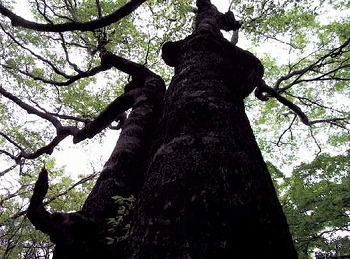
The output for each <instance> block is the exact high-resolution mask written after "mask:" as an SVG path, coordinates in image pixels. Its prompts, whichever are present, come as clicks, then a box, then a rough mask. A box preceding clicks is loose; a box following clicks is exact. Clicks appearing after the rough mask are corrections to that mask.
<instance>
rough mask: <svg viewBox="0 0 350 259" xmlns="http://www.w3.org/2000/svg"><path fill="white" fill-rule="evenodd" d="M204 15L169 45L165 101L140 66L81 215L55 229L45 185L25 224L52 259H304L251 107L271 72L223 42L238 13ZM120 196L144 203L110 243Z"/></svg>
mask: <svg viewBox="0 0 350 259" xmlns="http://www.w3.org/2000/svg"><path fill="white" fill-rule="evenodd" d="M197 7H198V14H197V20H196V29H195V31H194V33H193V34H192V35H190V36H189V37H187V38H186V39H184V40H182V41H179V42H169V43H166V44H164V46H163V58H164V60H165V62H166V63H167V64H168V65H170V66H174V67H175V75H174V77H173V79H172V82H171V84H170V86H169V88H168V90H167V91H166V93H165V97H164V98H163V95H162V92H161V91H162V86H163V84H162V80H161V79H160V78H158V77H157V76H155V75H154V74H152V73H150V71H148V70H147V71H146V70H145V69H143V68H140V67H139V66H137V65H136V66H135V65H134V64H131V66H130V68H132V70H133V69H136V70H137V71H139V72H140V71H141V72H140V73H139V72H135V73H134V74H133V78H134V76H135V80H136V81H135V82H139V81H137V80H139V79H140V78H142V80H141V82H142V83H141V84H139V83H137V84H136V86H135V87H136V88H135V89H136V90H135V89H134V91H135V94H136V95H135V96H134V97H133V98H132V100H133V101H132V102H131V104H130V105H131V106H133V112H132V114H131V115H130V116H129V118H128V120H127V122H126V126H125V128H124V129H123V132H122V134H121V136H120V139H119V141H118V144H117V147H116V149H115V151H114V152H113V154H112V157H111V159H110V160H109V161H108V162H107V164H106V166H105V168H104V170H103V172H102V173H101V176H100V178H99V179H98V181H97V183H96V186H95V187H94V189H93V191H92V192H91V194H90V195H89V197H88V199H87V200H86V202H85V204H84V206H83V209H82V210H81V211H80V212H77V213H71V214H68V213H67V214H64V213H58V215H60V217H61V218H62V217H65V218H64V220H63V221H62V220H61V221H57V220H56V218H55V217H54V215H51V214H49V213H47V211H46V210H45V209H44V208H43V206H42V200H43V198H44V196H45V194H46V191H40V190H39V189H40V188H36V190H35V192H34V195H33V198H32V201H31V206H30V208H29V210H28V211H29V212H28V213H29V214H28V217H30V218H31V220H32V222H33V224H34V225H35V226H36V227H37V228H39V229H41V230H42V231H44V232H46V233H48V234H49V235H50V237H51V239H52V240H53V241H54V242H55V243H56V250H55V256H56V257H55V258H83V257H84V258H106V259H107V258H108V259H109V258H132V259H138V258H139V259H141V258H142V259H151V258H162V259H163V258H169V259H175V258H198V259H199V258H251V259H253V258H256V259H258V258H259V259H262V258H263V259H273V258H274V259H277V258H280V259H282V258H283V259H288V258H291V259H292V258H297V255H296V252H295V249H294V247H293V242H292V239H291V236H290V233H289V229H288V225H287V222H286V218H285V216H284V214H283V211H282V208H281V205H280V204H279V201H278V199H277V195H276V192H275V189H274V186H273V184H272V181H271V177H270V174H269V172H268V170H267V167H266V165H265V163H264V161H263V158H262V155H261V153H260V150H259V147H258V145H257V143H256V141H255V137H254V135H253V132H252V129H251V127H250V124H249V121H248V118H247V116H246V114H245V109H244V103H243V99H244V98H245V97H246V96H248V95H249V94H250V93H251V92H252V91H253V90H254V88H255V87H256V86H257V85H258V84H261V80H262V77H263V66H262V64H261V63H260V61H259V60H258V59H257V58H256V57H255V56H254V55H252V54H251V53H250V52H247V51H245V50H242V49H240V48H238V47H236V46H234V45H233V44H231V43H230V42H228V41H227V40H225V39H224V38H223V36H222V34H221V32H220V29H224V30H228V31H229V30H238V28H239V26H240V24H239V23H238V22H237V21H236V20H235V19H234V16H233V14H232V13H230V12H229V13H226V14H221V13H219V12H218V11H217V9H216V8H215V7H214V6H212V5H211V4H210V1H209V0H198V1H197ZM107 56H108V57H110V58H111V59H110V60H109V61H111V62H112V61H113V60H114V61H115V64H117V62H120V60H119V59H118V58H115V57H113V55H107ZM107 56H106V57H107ZM107 61H108V60H107ZM123 62H124V61H123ZM118 64H119V63H118ZM107 65H112V63H111V64H109V63H108V62H107ZM136 70H135V71H136ZM125 71H126V70H125ZM127 71H131V70H130V69H129V67H128V69H127ZM127 73H128V72H127ZM145 73H146V74H145ZM137 89H140V91H141V90H142V91H141V92H138V90H137ZM147 89H149V91H150V92H149V93H150V94H147V93H148V90H147ZM151 89H153V90H151ZM157 91H159V92H157ZM131 92H132V91H131ZM139 93H142V94H139ZM145 93H146V95H145ZM120 100H124V99H123V98H120ZM124 101H125V100H124ZM161 104H163V105H161ZM110 107H112V106H110ZM113 107H114V106H113ZM118 107H119V106H118ZM140 108H142V109H140ZM108 111H109V110H108ZM105 113H107V112H105ZM159 115H161V118H160V120H159V121H158V116H159ZM102 117H103V116H102ZM109 117H110V116H109ZM156 122H157V123H156ZM156 125H157V127H155V126H156ZM93 126H94V127H95V126H96V125H93ZM97 126H98V125H97ZM94 127H91V128H94ZM86 131H88V130H86ZM154 131H155V132H154ZM84 134H85V135H88V134H87V133H84ZM84 134H82V135H84ZM85 135H84V136H85ZM42 179H44V180H42ZM42 179H41V178H40V177H39V180H38V183H39V185H40V182H41V185H42V186H45V185H46V187H45V188H46V190H47V179H46V180H45V177H44V178H43V177H42ZM45 181H46V182H45ZM39 185H38V186H39ZM39 187H40V186H39ZM115 195H118V196H130V195H135V196H136V205H135V206H134V207H133V210H134V211H133V218H132V219H129V220H130V222H129V223H130V226H131V229H130V231H127V232H125V230H124V232H123V231H120V233H119V237H121V238H122V237H123V238H122V241H120V242H115V243H114V244H113V245H110V246H108V245H106V244H104V243H103V238H104V237H106V236H108V235H107V234H106V232H105V229H106V228H107V227H108V226H107V224H106V223H105V221H106V219H108V218H110V217H115V216H116V214H117V212H116V211H117V210H118V204H115V203H114V202H113V201H112V199H111V197H112V196H115ZM40 215H41V216H40ZM67 215H68V216H67ZM40 217H42V219H43V222H45V224H44V225H42V224H40ZM68 223H69V224H68ZM89 224H90V225H89ZM77 227H78V230H85V231H86V232H87V233H84V231H82V233H83V234H82V233H79V231H77ZM62 229H63V230H62ZM118 230H119V229H118V228H117V231H118ZM57 233H58V234H57ZM93 234H98V235H99V236H98V238H97V237H96V238H95V239H96V240H99V243H97V244H96V242H95V243H94V237H93ZM57 236H58V237H59V238H57ZM67 236H68V237H69V238H70V239H67V238H66V237H67ZM67 251H68V252H67ZM106 251H108V253H106Z"/></svg>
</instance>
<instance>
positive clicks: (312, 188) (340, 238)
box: [270, 152, 350, 259]
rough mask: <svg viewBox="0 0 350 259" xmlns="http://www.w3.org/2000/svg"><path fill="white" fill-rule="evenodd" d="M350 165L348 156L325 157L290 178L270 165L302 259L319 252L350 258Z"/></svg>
mask: <svg viewBox="0 0 350 259" xmlns="http://www.w3.org/2000/svg"><path fill="white" fill-rule="evenodd" d="M349 161H350V153H349V152H348V153H347V154H345V155H338V156H331V155H328V154H323V155H320V156H318V157H317V158H316V159H315V160H314V161H312V162H310V163H302V164H301V165H299V166H298V167H296V168H295V169H294V170H293V172H292V174H291V176H289V177H286V176H284V174H282V173H281V172H280V171H279V170H278V169H276V168H275V167H273V166H272V165H270V171H271V172H272V173H273V176H274V178H275V179H279V183H278V182H277V181H276V182H275V184H276V185H277V189H278V190H279V196H280V201H281V203H282V206H283V209H284V212H285V214H286V217H287V219H288V222H289V226H290V229H291V231H292V235H293V237H294V241H295V245H296V248H297V250H298V252H299V258H301V259H302V258H305V259H306V258H312V257H311V256H312V255H313V253H314V251H315V249H316V248H317V249H318V250H319V251H322V254H325V253H328V254H329V255H332V256H344V255H349V251H350V250H349V244H350V239H349V238H350V164H349ZM318 255H319V256H321V252H318ZM320 258H321V257H320Z"/></svg>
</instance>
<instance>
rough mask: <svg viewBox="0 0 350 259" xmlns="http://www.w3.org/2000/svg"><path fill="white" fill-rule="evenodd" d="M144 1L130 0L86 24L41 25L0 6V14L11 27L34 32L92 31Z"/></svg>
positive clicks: (125, 13)
mask: <svg viewBox="0 0 350 259" xmlns="http://www.w3.org/2000/svg"><path fill="white" fill-rule="evenodd" d="M145 1H146V0H131V1H130V2H128V3H127V4H125V5H124V6H122V7H121V8H119V9H118V10H116V11H114V12H113V13H111V14H109V15H107V16H104V17H102V18H101V19H97V20H93V21H88V22H68V23H61V24H51V23H49V24H43V23H37V22H32V21H28V20H26V19H23V18H22V17H20V16H18V15H16V14H15V13H13V12H12V11H10V10H9V9H7V8H5V7H4V6H3V5H2V4H0V14H2V15H4V16H6V17H8V18H9V19H10V20H11V23H12V26H15V27H17V26H18V27H23V28H27V29H30V30H35V31H45V32H64V31H77V30H79V31H93V30H96V29H99V28H102V27H105V26H108V25H110V24H112V23H115V22H117V21H119V20H121V19H122V18H124V17H126V16H127V15H129V14H131V13H132V12H133V11H135V10H136V9H137V8H138V7H139V6H140V5H141V4H143V3H144V2H145Z"/></svg>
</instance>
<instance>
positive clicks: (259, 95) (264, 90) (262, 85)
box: [255, 79, 310, 126]
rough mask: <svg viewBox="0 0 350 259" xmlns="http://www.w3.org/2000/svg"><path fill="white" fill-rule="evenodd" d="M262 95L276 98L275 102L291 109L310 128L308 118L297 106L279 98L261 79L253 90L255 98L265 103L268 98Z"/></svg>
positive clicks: (281, 97)
mask: <svg viewBox="0 0 350 259" xmlns="http://www.w3.org/2000/svg"><path fill="white" fill-rule="evenodd" d="M263 93H267V94H269V95H271V96H272V97H274V98H276V99H277V101H279V102H280V103H282V104H284V105H285V106H287V107H288V108H289V109H291V110H292V111H293V112H294V113H295V114H296V115H297V116H298V117H299V119H300V121H301V122H302V123H304V124H305V125H308V126H310V122H309V119H308V117H307V116H306V115H305V113H304V112H303V111H302V110H301V109H300V107H298V106H297V105H295V104H294V103H292V102H291V101H289V100H288V99H286V98H285V97H283V96H281V95H280V94H279V93H278V92H277V91H276V90H275V89H273V88H271V87H269V86H268V85H266V83H265V81H264V80H263V79H262V80H261V81H260V82H259V84H258V85H257V88H256V89H255V96H256V97H257V98H258V99H260V100H262V101H267V100H268V97H266V96H264V95H263Z"/></svg>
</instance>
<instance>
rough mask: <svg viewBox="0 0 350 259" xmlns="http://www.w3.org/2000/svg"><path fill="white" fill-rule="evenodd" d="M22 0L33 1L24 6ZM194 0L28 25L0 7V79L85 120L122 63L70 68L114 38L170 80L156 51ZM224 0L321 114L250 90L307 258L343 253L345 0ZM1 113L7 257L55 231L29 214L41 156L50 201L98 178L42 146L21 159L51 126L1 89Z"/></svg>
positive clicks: (59, 13)
mask: <svg viewBox="0 0 350 259" xmlns="http://www.w3.org/2000/svg"><path fill="white" fill-rule="evenodd" d="M5 2H6V3H4V5H5V6H6V7H8V8H11V9H12V10H16V11H19V10H24V9H28V10H29V11H28V13H26V14H23V15H25V16H26V17H29V18H30V19H31V20H36V21H39V22H44V23H63V22H67V21H79V22H84V21H89V20H92V19H98V18H99V16H100V15H102V16H103V15H107V14H109V13H111V12H113V11H114V10H116V9H117V8H118V7H120V6H122V5H124V4H125V3H126V2H127V1H125V0H118V1H115V0H104V1H100V2H101V13H99V12H98V8H97V6H96V1H93V0H86V1H74V0H68V1H58V0H46V1H41V0H28V1H19V2H18V1H14V0H13V1H5ZM17 2H18V3H17ZM24 2H25V3H26V4H27V5H28V8H24V7H23V5H24ZM193 2H194V1H185V0H174V1H158V0H151V1H147V2H146V3H145V4H144V5H143V6H142V7H141V8H139V9H137V10H136V11H135V12H133V13H132V14H131V15H129V16H127V17H126V18H124V19H122V20H121V21H118V22H117V23H114V24H111V25H108V26H106V27H105V28H103V29H99V30H95V31H86V32H80V31H73V32H62V33H51V32H40V33H39V32H33V31H31V30H28V29H21V28H17V27H13V26H12V25H11V23H10V22H9V20H8V19H7V18H5V17H4V16H0V56H1V61H0V74H1V84H0V86H1V88H3V89H6V90H7V91H9V92H10V93H11V94H13V95H15V96H17V97H18V98H20V99H21V100H22V101H23V102H25V103H27V104H29V105H31V106H33V107H35V108H36V109H38V110H39V111H41V112H44V113H49V114H51V115H53V116H55V117H56V118H58V119H59V120H60V121H61V122H62V124H63V125H70V126H72V125H73V126H76V125H78V126H80V127H81V126H82V125H85V123H86V122H87V121H89V120H92V119H93V118H95V117H96V115H97V114H98V113H99V112H100V111H102V110H103V109H104V107H106V105H107V104H108V103H110V102H111V101H112V100H114V99H115V98H116V97H117V96H119V95H120V94H121V93H122V88H123V86H124V85H125V83H126V82H127V81H128V80H129V78H128V77H127V76H125V75H124V74H122V73H121V72H118V71H116V70H108V71H99V73H98V74H91V76H87V77H83V78H80V79H79V80H74V78H75V77H76V76H77V75H79V74H82V73H85V72H90V71H92V70H93V68H95V67H97V66H99V63H100V59H99V56H98V52H99V48H100V46H99V44H100V42H101V40H102V39H105V40H107V43H106V45H105V48H106V49H107V50H109V51H111V52H113V53H115V54H117V55H120V56H123V57H125V58H128V59H131V60H133V61H135V62H139V63H140V64H144V65H146V66H147V67H149V68H150V69H152V70H153V71H155V72H157V73H159V74H161V75H162V76H163V78H164V79H165V80H166V81H167V82H169V81H170V79H171V73H172V71H171V69H169V68H167V67H166V66H165V64H164V63H163V61H162V59H161V58H160V49H161V45H162V44H163V43H164V42H166V41H169V40H179V39H181V38H184V37H185V36H186V35H188V34H189V33H190V32H191V29H192V27H193V20H192V18H193V17H194V13H193V6H194V4H193ZM213 2H215V1H213ZM220 2H221V4H222V2H223V1H221V0H220V1H216V3H220ZM226 2H227V4H228V2H232V8H231V9H232V10H233V12H234V13H235V15H236V16H237V17H238V18H239V19H241V20H242V21H243V27H242V30H241V33H240V35H241V36H240V37H241V39H240V41H239V43H238V45H239V46H242V47H243V48H249V49H250V50H251V51H253V52H255V53H257V55H258V56H259V58H261V60H262V62H263V63H264V66H265V81H266V82H267V83H268V84H269V85H270V86H272V87H275V89H276V90H277V91H279V93H280V94H281V95H284V96H285V97H286V98H288V100H290V101H292V102H293V103H295V104H297V105H298V106H299V107H300V108H301V109H302V110H303V111H304V112H305V113H306V114H307V115H308V117H309V118H310V120H311V121H313V122H314V124H312V126H311V127H307V126H305V125H303V124H302V123H301V122H300V121H299V120H298V118H297V116H296V114H295V113H294V112H292V111H291V110H290V109H288V108H287V107H286V106H283V105H282V104H281V103H279V102H278V101H277V100H276V99H274V98H270V99H269V100H268V101H267V102H265V103H261V102H260V101H258V100H256V99H255V98H254V97H252V96H251V97H249V98H248V100H246V106H247V110H248V114H249V116H250V118H251V121H252V124H253V128H254V130H255V132H256V135H257V138H258V141H259V144H260V147H261V149H262V151H263V153H264V156H265V157H266V158H267V159H269V160H271V161H273V164H274V165H276V167H274V166H272V164H270V171H271V172H272V173H273V175H274V179H275V184H276V186H277V187H278V192H279V193H280V197H281V201H282V203H283V205H284V209H285V212H286V214H287V216H288V220H289V222H290V225H291V229H292V232H293V235H294V237H295V240H296V245H297V247H298V249H299V252H300V257H301V258H307V257H308V256H310V255H311V254H312V252H313V249H314V248H316V247H317V248H319V249H320V250H322V251H323V252H329V253H330V254H332V255H334V254H336V255H341V254H342V253H343V250H344V251H345V253H346V250H347V251H349V250H348V248H347V247H348V243H349V241H348V239H346V238H345V237H344V238H342V237H339V236H337V235H335V234H334V233H338V232H336V231H338V230H349V229H348V227H349V226H348V222H349V214H348V213H349V196H348V195H349V193H350V192H349V186H350V182H349V181H350V180H349V168H348V167H349V164H348V161H349V156H348V155H335V154H344V152H345V151H346V150H348V149H349V143H350V141H349V140H350V139H349V138H350V137H349V136H350V134H349V130H350V128H349V119H350V114H349V109H350V106H349V105H350V104H349V102H348V99H349V98H350V92H349V91H350V90H349V87H348V85H349V81H350V78H349V74H350V71H349V70H350V48H349V45H350V44H347V45H344V46H343V45H342V44H344V43H346V42H347V41H349V35H350V26H349V25H350V24H349V21H350V19H349V15H350V14H349V13H348V8H349V3H348V1H342V0H337V1H324V0H318V1H313V2H312V3H310V1H306V0H298V1H287V0H286V1H274V0H263V1H241V0H232V1H226ZM74 3H76V4H74ZM1 4H3V3H1ZM19 4H20V5H19ZM48 6H51V7H52V6H56V7H57V8H55V9H50V8H47V7H48ZM226 10H227V6H226V9H225V10H223V11H226ZM135 46H136V47H135ZM341 46H343V47H342V48H340V47H341ZM281 57H284V58H281ZM0 114H1V116H2V120H1V121H0V155H1V162H2V163H1V164H2V168H1V171H0V177H1V179H0V180H1V183H2V186H1V191H0V197H1V198H0V201H1V203H0V205H1V207H0V213H1V214H0V222H1V223H0V224H1V228H0V235H1V241H0V242H1V245H0V253H3V254H4V258H17V257H18V256H19V257H20V258H33V257H34V254H35V253H37V254H38V253H40V254H41V255H43V254H46V253H47V252H48V251H50V250H51V243H49V242H48V241H47V240H46V239H45V237H44V236H43V235H42V234H40V233H38V232H34V231H33V229H32V227H31V225H30V224H29V223H28V221H27V220H26V219H25V218H24V217H23V215H24V213H23V212H24V210H25V208H26V206H27V204H28V199H29V197H30V196H31V192H32V185H33V182H34V181H35V179H36V175H37V172H38V171H39V168H40V167H42V165H43V164H44V162H45V164H46V167H47V168H48V169H49V170H50V173H51V174H50V178H51V179H52V180H51V183H50V186H51V190H50V192H49V200H51V199H53V201H52V202H50V203H49V206H50V208H52V209H54V210H58V211H60V210H64V211H73V210H76V209H78V208H79V206H80V205H81V203H82V202H83V201H84V199H85V196H86V193H88V192H89V191H88V190H89V188H91V185H92V184H93V183H92V182H88V181H83V182H82V185H79V186H78V188H73V189H71V188H70V186H75V183H74V182H73V180H72V176H67V174H65V173H64V172H63V170H61V169H58V168H57V166H56V165H55V163H54V161H53V158H51V157H49V156H46V155H45V156H41V157H39V158H38V159H36V160H29V159H20V160H18V159H17V160H16V158H18V155H19V154H20V153H21V152H22V151H26V152H35V151H36V150H38V149H39V148H41V147H43V146H45V145H46V144H47V143H49V142H50V141H51V140H52V139H53V138H54V136H55V134H56V132H55V129H54V128H53V127H52V125H51V124H50V123H49V122H48V121H46V120H44V119H42V118H39V117H37V116H34V115H29V114H28V113H27V112H26V111H24V110H23V109H22V108H20V107H19V106H18V105H17V104H15V103H14V102H13V101H12V100H9V99H8V98H6V97H5V96H4V95H2V94H1V95H0ZM304 150H307V152H305V151H304ZM327 152H328V153H331V154H332V156H331V155H326V154H325V153H327ZM305 153H307V157H308V159H309V160H312V159H313V157H315V159H314V160H313V162H312V163H309V164H307V163H304V164H302V165H301V166H299V167H297V168H296V169H295V170H294V171H293V172H292V175H291V176H288V177H287V176H286V175H285V174H284V173H282V172H281V171H279V170H278V169H277V167H279V168H280V167H282V171H283V172H284V171H287V170H288V168H290V167H291V166H293V165H296V163H298V162H299V161H303V160H304V156H305ZM322 153H323V154H322ZM310 154H311V155H310ZM319 154H321V155H319ZM316 155H319V156H316ZM91 178H93V177H91ZM84 179H88V180H89V179H90V178H84ZM78 182H79V181H78ZM65 190H69V191H67V192H66V191H65ZM61 194H62V195H61ZM57 196H59V199H56V198H55V197H57ZM320 197H321V199H320ZM112 238H114V237H112ZM113 241H114V239H113ZM29 242H32V243H29ZM34 247H36V248H35V249H33V248H34ZM341 249H343V250H341ZM47 258H48V257H47Z"/></svg>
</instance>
